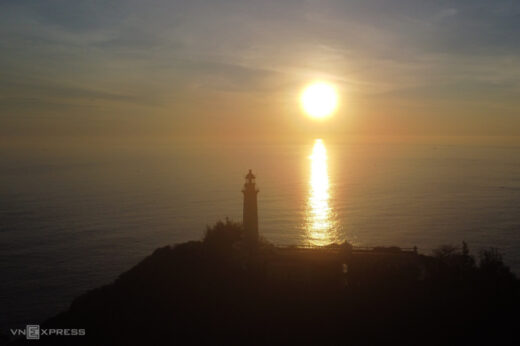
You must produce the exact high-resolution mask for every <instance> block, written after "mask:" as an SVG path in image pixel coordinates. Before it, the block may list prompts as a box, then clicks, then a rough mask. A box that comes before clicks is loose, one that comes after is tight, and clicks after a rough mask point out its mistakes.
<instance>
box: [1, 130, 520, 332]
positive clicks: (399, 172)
mask: <svg viewBox="0 0 520 346" xmlns="http://www.w3.org/2000/svg"><path fill="white" fill-rule="evenodd" d="M0 151H1V153H2V160H1V161H0V328H2V329H1V330H2V331H4V333H7V332H5V330H8V328H14V327H20V326H25V325H26V324H37V323H39V322H41V321H43V320H45V319H46V318H49V317H51V316H53V315H55V314H57V313H59V312H60V311H63V310H65V309H67V307H68V306H69V305H70V303H71V302H72V300H73V298H74V297H77V296H78V295H80V294H82V293H84V292H86V291H87V290H89V289H93V288H95V287H99V286H101V285H105V284H109V283H111V282H113V281H114V280H115V279H116V278H117V276H118V275H119V274H121V273H122V272H124V271H126V270H128V269H130V268H131V267H132V266H134V265H135V264H137V263H138V262H139V261H141V260H142V259H143V258H144V257H146V256H148V255H150V254H151V253H152V252H153V251H154V249H156V248H158V247H162V246H166V245H169V244H170V245H173V244H176V243H181V242H185V241H189V240H199V239H201V238H202V237H203V235H204V232H205V230H206V227H207V226H211V225H212V224H214V223H215V222H217V221H218V220H223V219H225V218H229V219H231V220H236V221H241V219H242V203H243V195H242V192H241V190H242V187H243V184H244V176H245V175H246V174H247V172H248V170H249V169H251V170H252V172H253V174H254V175H255V176H256V186H257V189H258V190H259V192H258V209H259V210H258V214H259V230H260V235H261V236H262V237H263V238H265V239H266V240H268V241H270V242H272V243H275V244H278V245H315V246H320V245H326V244H329V243H334V242H336V243H339V242H343V241H348V242H350V243H351V244H353V245H356V246H400V247H413V246H417V248H418V251H419V252H420V253H424V254H429V253H431V251H432V250H433V249H435V248H437V247H438V246H440V245H445V244H449V245H453V246H461V244H462V242H463V241H465V242H466V243H467V244H468V246H469V248H470V252H471V253H472V254H473V255H474V256H476V258H478V253H479V250H480V249H482V248H489V247H495V248H498V249H499V251H500V252H501V253H502V254H503V257H504V261H505V263H506V264H508V265H509V266H510V267H511V268H512V270H513V271H514V272H515V273H517V274H520V146H514V145H507V146H500V145H469V144H457V145H447V144H443V145H437V144H424V143H423V144H413V143H412V144H411V143H349V144H345V143H336V142H331V141H327V140H325V139H323V140H322V139H309V140H308V141H301V142H298V143H283V144H277V143H250V142H249V143H208V142H204V143H202V142H201V143H184V142H182V143H174V144H167V145H166V144H161V145H156V146H142V147H140V146H125V145H120V146H117V145H115V146H109V147H107V148H104V147H103V146H101V145H96V144H94V143H93V144H92V147H91V148H90V147H89V146H87V148H81V149H75V148H69V147H68V146H67V145H63V146H61V147H59V148H58V149H56V148H55V149H53V148H52V147H41V148H37V149H34V148H32V149H20V150H14V149H12V148H8V149H6V148H4V149H2V150H0ZM173 274H174V273H172V275H173Z"/></svg>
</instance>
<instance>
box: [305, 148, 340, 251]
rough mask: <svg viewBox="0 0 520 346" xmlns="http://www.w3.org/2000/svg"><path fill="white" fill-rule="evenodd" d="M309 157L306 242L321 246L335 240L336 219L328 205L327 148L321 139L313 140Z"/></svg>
mask: <svg viewBox="0 0 520 346" xmlns="http://www.w3.org/2000/svg"><path fill="white" fill-rule="evenodd" d="M309 159H310V161H311V164H310V170H311V174H310V181H309V198H308V202H307V211H306V222H305V229H306V231H307V242H308V244H309V245H316V246H323V245H327V244H330V243H333V242H335V241H336V236H335V229H336V221H335V218H334V213H333V210H332V208H331V206H330V182H329V173H328V166H327V149H326V148H325V144H324V143H323V140H321V139H316V140H315V142H314V147H313V149H312V154H311V155H310V156H309Z"/></svg>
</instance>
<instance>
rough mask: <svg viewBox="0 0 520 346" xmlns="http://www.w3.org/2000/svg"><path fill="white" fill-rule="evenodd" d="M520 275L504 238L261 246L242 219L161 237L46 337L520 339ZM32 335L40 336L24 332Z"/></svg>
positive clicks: (324, 341)
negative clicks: (166, 239) (250, 239)
mask: <svg viewBox="0 0 520 346" xmlns="http://www.w3.org/2000/svg"><path fill="white" fill-rule="evenodd" d="M519 307H520V304H519V282H518V280H517V279H516V278H515V276H514V275H513V274H512V273H511V272H510V271H509V269H508V268H507V267H506V266H505V265H504V263H503V262H502V258H501V256H500V254H499V253H498V252H497V251H495V250H492V249H491V250H484V251H482V252H481V253H480V256H479V258H478V261H477V260H475V259H474V258H473V257H472V256H470V254H469V252H468V249H467V246H466V245H465V244H464V245H463V246H462V247H461V248H460V249H458V248H454V247H449V246H444V247H441V248H439V249H438V250H436V251H435V252H434V254H433V255H432V256H424V255H419V254H415V253H413V252H403V251H400V250H399V249H398V248H388V249H385V248H376V249H374V250H373V251H365V252H356V251H353V249H352V247H350V246H349V245H348V244H343V245H341V246H331V247H327V248H322V249H312V250H310V249H298V248H277V247H274V246H272V245H270V244H268V243H266V242H262V241H261V242H260V243H259V244H258V246H257V247H252V246H250V245H248V244H246V243H244V241H243V240H242V228H241V226H240V224H236V223H233V222H230V221H226V222H219V223H217V224H216V225H215V226H214V227H212V228H209V229H208V230H207V232H206V236H205V238H204V240H203V241H193V242H188V243H184V244H180V245H176V246H174V247H170V246H167V247H163V248H159V249H157V250H156V251H155V252H154V253H153V254H152V255H151V256H149V257H147V258H145V259H144V260H143V261H142V262H141V263H139V264H138V265H137V266H135V267H134V268H132V269H131V270H129V271H127V272H125V273H123V274H122V275H121V276H120V277H119V278H118V279H117V280H116V281H115V282H114V283H113V284H111V285H107V286H104V287H101V288H98V289H95V290H92V291H90V292H88V293H86V294H84V295H82V296H80V297H79V298H77V299H75V300H74V302H73V303H72V305H71V307H70V309H69V310H68V311H66V312H64V313H62V314H60V315H58V316H56V317H54V318H52V319H51V320H49V321H47V322H46V323H45V324H44V325H42V328H53V327H54V328H85V329H86V336H81V337H80V336H75V337H72V336H68V337H66V336H58V337H42V339H41V340H40V344H45V343H47V344H63V345H74V344H80V345H81V344H85V345H185V344H187V345H189V344H210V345H218V344H225V345H228V344H242V345H254V344H264V345H272V344H284V345H292V344H296V345H297V344H315V345H329V344H336V345H338V344H341V345H343V344H344V345H347V344H348V345H394V344H395V345H404V344H406V345H481V344H485V345H502V344H518V341H519V340H520V339H519V333H520V332H519V330H518V326H519V323H518V322H519V318H518V311H519V310H518V309H519ZM18 342H20V343H25V342H27V343H31V342H32V341H24V340H19V341H18Z"/></svg>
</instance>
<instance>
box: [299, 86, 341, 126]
mask: <svg viewBox="0 0 520 346" xmlns="http://www.w3.org/2000/svg"><path fill="white" fill-rule="evenodd" d="M300 102H301V105H302V107H303V110H304V111H305V113H307V114H308V115H309V116H311V117H312V118H317V119H322V118H326V117H328V116H330V115H331V114H332V113H333V112H334V111H335V110H336V107H337V104H338V96H337V93H336V90H335V89H334V87H333V86H332V85H330V84H327V83H324V82H316V83H312V84H311V85H309V86H307V87H306V88H305V90H303V92H302V94H301V97H300Z"/></svg>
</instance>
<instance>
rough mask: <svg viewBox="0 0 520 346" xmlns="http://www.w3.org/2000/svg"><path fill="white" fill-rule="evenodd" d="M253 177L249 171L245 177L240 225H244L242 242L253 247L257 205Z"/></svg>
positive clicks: (256, 233) (255, 233) (256, 192)
mask: <svg viewBox="0 0 520 346" xmlns="http://www.w3.org/2000/svg"><path fill="white" fill-rule="evenodd" d="M255 178H256V177H255V175H254V174H253V172H252V171H251V170H249V173H247V175H246V182H245V184H244V188H243V189H242V193H243V194H244V210H243V216H242V223H243V225H244V238H245V239H244V240H245V241H246V242H247V243H249V244H251V245H254V244H256V243H258V205H257V199H256V195H257V194H258V190H257V189H256V185H255Z"/></svg>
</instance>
